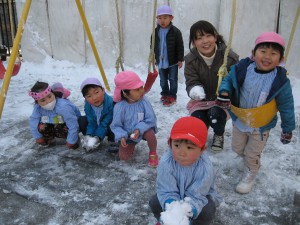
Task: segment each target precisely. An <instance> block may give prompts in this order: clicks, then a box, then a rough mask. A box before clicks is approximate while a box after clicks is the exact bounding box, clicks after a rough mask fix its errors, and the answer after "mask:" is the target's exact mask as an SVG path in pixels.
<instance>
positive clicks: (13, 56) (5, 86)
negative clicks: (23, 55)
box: [0, 0, 32, 119]
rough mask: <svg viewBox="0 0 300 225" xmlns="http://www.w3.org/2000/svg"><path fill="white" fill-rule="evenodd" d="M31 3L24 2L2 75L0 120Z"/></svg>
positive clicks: (28, 0)
mask: <svg viewBox="0 0 300 225" xmlns="http://www.w3.org/2000/svg"><path fill="white" fill-rule="evenodd" d="M31 1H32V0H26V2H25V4H24V7H23V11H22V15H21V18H20V21H19V24H18V30H17V34H16V37H15V39H14V42H13V47H12V50H11V55H10V57H9V60H8V65H7V69H6V72H5V75H4V80H3V84H2V88H1V93H0V119H1V117H2V111H3V106H4V102H5V99H6V94H7V91H8V87H9V83H10V79H11V74H12V71H13V68H14V65H15V61H16V58H17V55H18V54H19V44H20V42H21V37H22V34H23V31H24V24H25V23H26V20H27V16H28V12H29V9H30V5H31Z"/></svg>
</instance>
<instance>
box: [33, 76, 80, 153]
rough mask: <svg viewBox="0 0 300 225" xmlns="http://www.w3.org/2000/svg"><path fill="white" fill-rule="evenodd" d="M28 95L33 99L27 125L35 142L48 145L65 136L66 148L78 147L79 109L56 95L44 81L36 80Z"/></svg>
mask: <svg viewBox="0 0 300 225" xmlns="http://www.w3.org/2000/svg"><path fill="white" fill-rule="evenodd" d="M29 96H31V97H32V98H33V99H34V100H35V105H34V108H33V112H32V114H31V116H30V119H29V126H30V130H31V133H32V136H33V137H34V138H35V139H36V143H38V144H39V145H42V146H48V145H50V144H52V143H53V142H54V141H55V138H66V139H67V144H66V145H67V147H68V148H71V149H76V148H78V146H79V144H78V143H79V137H78V132H79V126H78V118H79V117H80V111H79V109H78V108H77V107H76V106H75V105H74V104H73V103H72V102H70V101H69V100H66V99H63V98H59V97H56V96H55V94H54V93H53V92H52V90H51V87H50V86H49V84H48V83H45V82H39V81H37V82H36V83H35V85H34V86H33V87H32V88H31V91H29Z"/></svg>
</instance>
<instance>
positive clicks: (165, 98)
mask: <svg viewBox="0 0 300 225" xmlns="http://www.w3.org/2000/svg"><path fill="white" fill-rule="evenodd" d="M167 99H168V96H165V95H164V96H161V97H160V101H161V102H164V101H166V100H167Z"/></svg>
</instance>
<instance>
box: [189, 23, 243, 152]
mask: <svg viewBox="0 0 300 225" xmlns="http://www.w3.org/2000/svg"><path fill="white" fill-rule="evenodd" d="M189 47H190V53H188V54H187V55H186V56H185V68H184V76H185V79H186V82H185V84H186V91H187V94H188V96H189V97H190V98H191V100H190V101H189V102H188V104H187V109H188V110H189V113H190V115H191V116H194V117H197V118H199V119H201V120H202V121H203V122H204V123H205V124H206V126H207V128H209V127H210V126H211V127H212V128H213V131H214V136H213V142H212V146H211V150H212V151H213V152H220V151H222V149H223V145H224V132H225V125H226V121H227V114H226V112H225V111H224V110H223V109H222V108H220V107H218V106H216V104H215V100H216V98H217V94H216V91H217V87H218V79H219V77H218V76H217V74H218V71H219V68H220V67H221V66H222V64H223V61H224V54H225V51H226V45H225V42H224V40H223V37H222V36H221V35H220V34H219V33H218V31H217V30H216V28H215V27H214V26H213V25H212V24H211V23H209V22H207V21H204V20H200V21H198V22H196V23H194V24H193V25H192V26H191V29H190V38H189ZM191 47H192V48H191ZM237 62H238V55H237V54H236V53H234V52H233V51H232V50H230V51H229V54H228V57H227V70H229V68H230V66H231V65H233V64H236V63H237Z"/></svg>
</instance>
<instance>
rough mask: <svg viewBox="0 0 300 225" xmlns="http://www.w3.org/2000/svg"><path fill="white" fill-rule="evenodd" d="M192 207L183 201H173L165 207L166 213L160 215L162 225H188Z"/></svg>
mask: <svg viewBox="0 0 300 225" xmlns="http://www.w3.org/2000/svg"><path fill="white" fill-rule="evenodd" d="M191 212H192V207H191V205H190V204H188V203H187V202H184V201H182V200H181V201H174V202H171V203H170V204H167V205H166V211H164V212H162V213H161V220H162V222H163V224H164V225H189V224H190V221H189V216H192V213H191Z"/></svg>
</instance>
